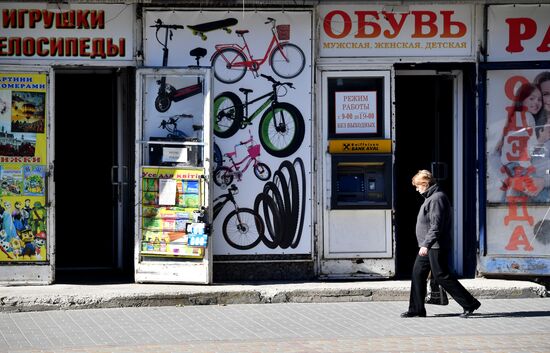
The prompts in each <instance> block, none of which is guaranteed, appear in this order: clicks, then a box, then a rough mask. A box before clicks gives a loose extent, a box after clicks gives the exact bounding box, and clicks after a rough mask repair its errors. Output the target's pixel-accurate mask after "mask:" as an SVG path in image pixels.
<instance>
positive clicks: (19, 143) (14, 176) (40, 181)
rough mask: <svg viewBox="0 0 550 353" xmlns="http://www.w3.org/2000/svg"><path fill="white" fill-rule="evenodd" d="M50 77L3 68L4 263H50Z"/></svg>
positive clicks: (0, 178)
mask: <svg viewBox="0 0 550 353" xmlns="http://www.w3.org/2000/svg"><path fill="white" fill-rule="evenodd" d="M47 94H48V90H47V75H46V74H45V73H21V72H17V73H15V72H0V262H4V263H5V262H37V261H47V260H48V253H47V228H46V224H47V223H46V219H47V211H46V208H45V205H46V182H47V180H46V164H47V160H46V153H47V151H46V149H47V145H46V128H47Z"/></svg>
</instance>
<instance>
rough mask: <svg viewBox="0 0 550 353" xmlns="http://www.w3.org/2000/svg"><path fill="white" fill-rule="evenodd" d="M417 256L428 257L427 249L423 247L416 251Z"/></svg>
mask: <svg viewBox="0 0 550 353" xmlns="http://www.w3.org/2000/svg"><path fill="white" fill-rule="evenodd" d="M418 255H420V256H428V248H427V247H425V246H423V247H421V248H420V250H418Z"/></svg>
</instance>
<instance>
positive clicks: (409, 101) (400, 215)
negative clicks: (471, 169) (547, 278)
mask: <svg viewBox="0 0 550 353" xmlns="http://www.w3.org/2000/svg"><path fill="white" fill-rule="evenodd" d="M460 84H461V75H460V73H458V72H457V73H449V72H446V73H445V74H440V73H438V72H436V71H435V70H434V71H414V70H411V71H398V72H397V74H396V78H395V102H396V104H395V116H396V117H395V121H396V123H395V124H396V128H395V131H396V150H395V171H396V175H395V179H396V189H395V194H396V197H395V222H396V225H395V229H396V230H395V232H396V251H397V271H398V274H399V275H400V276H401V277H408V276H410V271H411V269H412V264H413V262H414V259H415V257H416V254H417V252H416V251H415V250H414V249H417V248H418V245H417V242H416V237H415V233H414V232H415V227H416V217H417V212H418V209H419V207H420V205H421V204H422V202H423V198H422V196H420V195H419V194H418V192H416V191H415V188H414V187H413V186H412V185H411V178H412V176H413V175H414V174H416V172H418V170H420V169H427V170H430V171H431V172H432V174H433V175H434V177H435V178H436V180H437V182H438V183H439V185H440V186H441V187H442V189H443V190H444V191H445V193H446V194H447V196H448V197H449V199H450V200H451V203H452V204H453V208H454V215H453V217H454V249H453V252H452V253H451V259H452V261H453V263H452V265H453V268H454V269H455V271H457V272H458V273H460V272H461V270H462V262H461V261H460V259H462V256H461V254H459V253H460V252H461V247H462V242H461V241H460V237H459V234H462V225H461V222H460V220H461V212H460V210H461V209H462V203H461V202H462V199H461V195H462V191H461V190H462V183H461V180H460V178H457V177H456V175H457V172H458V171H460V170H461V168H460V167H459V166H460V165H461V163H462V162H461V154H460V153H459V143H460V141H461V136H462V132H461V128H460V124H459V123H458V122H459V120H458V116H459V114H461V111H460V108H459V107H460V106H461V95H460V93H459V92H461V89H458V87H459V85H460ZM458 255H460V256H458Z"/></svg>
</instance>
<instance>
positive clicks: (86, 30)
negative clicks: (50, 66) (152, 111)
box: [0, 1, 135, 65]
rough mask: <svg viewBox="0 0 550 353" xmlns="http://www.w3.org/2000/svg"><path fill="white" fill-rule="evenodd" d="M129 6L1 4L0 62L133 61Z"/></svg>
mask: <svg viewBox="0 0 550 353" xmlns="http://www.w3.org/2000/svg"><path fill="white" fill-rule="evenodd" d="M134 9H135V7H134V5H132V4H76V3H74V2H69V3H67V2H61V1H58V2H41V3H38V2H37V3H32V2H16V1H10V2H1V3H0V11H1V13H2V17H1V18H0V21H1V22H0V62H4V63H21V60H29V61H37V60H41V61H46V62H47V61H52V60H55V62H59V61H65V62H66V61H79V62H82V61H87V63H86V64H87V65H94V63H97V62H102V61H103V62H105V61H109V62H112V61H131V60H133V59H134V23H135V10H134Z"/></svg>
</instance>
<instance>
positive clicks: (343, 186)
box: [336, 173, 365, 192]
mask: <svg viewBox="0 0 550 353" xmlns="http://www.w3.org/2000/svg"><path fill="white" fill-rule="evenodd" d="M336 183H337V184H336V188H337V190H338V192H363V191H364V190H365V175H364V174H363V173H356V174H355V173H354V174H347V173H346V174H338V177H337V181H336Z"/></svg>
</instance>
